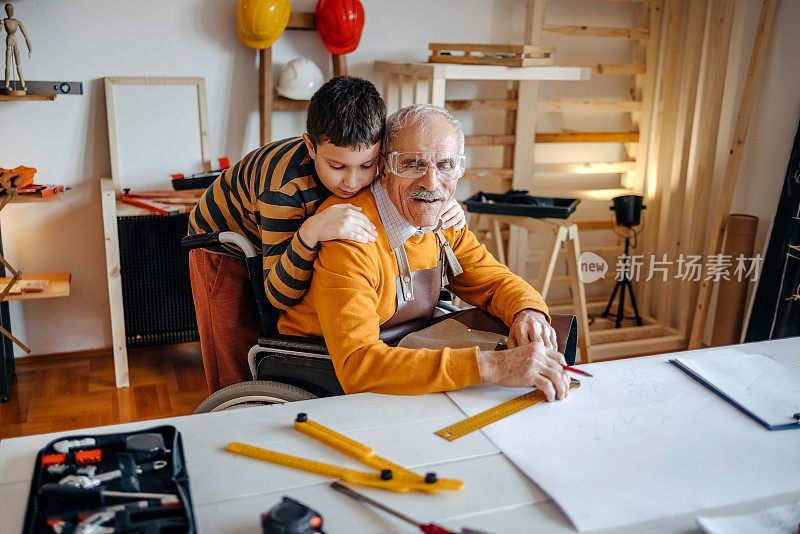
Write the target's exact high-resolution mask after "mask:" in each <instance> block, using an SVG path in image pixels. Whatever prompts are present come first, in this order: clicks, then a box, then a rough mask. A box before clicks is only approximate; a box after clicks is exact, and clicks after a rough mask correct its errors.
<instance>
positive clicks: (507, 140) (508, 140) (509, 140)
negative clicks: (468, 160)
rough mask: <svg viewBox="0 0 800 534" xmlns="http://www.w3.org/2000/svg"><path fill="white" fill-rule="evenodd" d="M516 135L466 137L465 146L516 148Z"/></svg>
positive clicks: (475, 135) (473, 135) (474, 135)
mask: <svg viewBox="0 0 800 534" xmlns="http://www.w3.org/2000/svg"><path fill="white" fill-rule="evenodd" d="M515 141H516V136H515V135H508V134H489V135H479V134H472V135H465V136H464V145H465V146H503V145H506V146H514V142H515Z"/></svg>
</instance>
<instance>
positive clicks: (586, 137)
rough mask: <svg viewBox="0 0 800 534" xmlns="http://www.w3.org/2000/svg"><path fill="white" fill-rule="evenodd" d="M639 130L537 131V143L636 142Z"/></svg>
mask: <svg viewBox="0 0 800 534" xmlns="http://www.w3.org/2000/svg"><path fill="white" fill-rule="evenodd" d="M638 141H639V132H547V133H544V132H542V133H537V134H536V142H537V143H636V142H638Z"/></svg>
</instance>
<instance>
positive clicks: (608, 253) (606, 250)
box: [528, 222, 625, 261]
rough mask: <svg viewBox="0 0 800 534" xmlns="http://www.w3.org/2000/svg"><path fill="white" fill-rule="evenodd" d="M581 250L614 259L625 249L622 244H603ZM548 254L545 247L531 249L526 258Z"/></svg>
mask: <svg viewBox="0 0 800 534" xmlns="http://www.w3.org/2000/svg"><path fill="white" fill-rule="evenodd" d="M576 224H578V227H579V228H578V230H580V224H579V223H577V222H576ZM581 251H582V252H593V253H595V254H597V255H598V256H601V257H605V258H609V257H610V258H614V259H616V258H617V256H622V253H623V252H624V251H625V247H623V246H622V245H605V246H597V247H581ZM549 254H550V252H549V249H548V248H547V247H544V248H542V249H541V250H532V251H530V252H529V253H528V260H529V261H538V260H541V259H542V258H544V257H546V256H548V255H549ZM565 254H566V252H565V251H564V250H562V251H560V252H559V257H561V256H564V255H565Z"/></svg>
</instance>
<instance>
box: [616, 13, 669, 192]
mask: <svg viewBox="0 0 800 534" xmlns="http://www.w3.org/2000/svg"><path fill="white" fill-rule="evenodd" d="M640 9H641V11H642V19H643V23H646V24H647V25H648V27H649V28H650V36H651V39H650V40H648V42H647V43H640V45H639V48H638V50H637V52H636V55H635V57H636V58H637V59H639V58H640V56H641V59H644V61H645V66H646V69H645V72H642V73H636V76H635V77H634V89H633V90H634V92H633V99H634V100H639V101H641V102H642V107H641V113H639V114H634V115H633V116H632V117H631V119H632V120H631V129H632V130H633V129H635V130H637V131H638V132H639V146H638V153H637V154H636V155H635V157H634V159H636V162H637V164H636V169H634V170H633V171H632V172H631V173H629V174H628V179H627V180H625V181H624V182H623V183H622V185H624V186H626V187H632V188H633V189H634V190H635V191H636V192H637V193H636V194H639V195H642V196H644V195H645V186H646V179H647V164H648V161H649V157H648V155H649V152H650V139H651V132H652V129H653V115H654V112H653V110H654V109H655V108H654V100H655V88H656V77H657V74H658V72H657V71H658V68H657V67H658V51H659V50H658V49H659V43H660V42H661V20H662V13H663V9H662V2H661V0H655V1H652V2H649V3H647V4H645V5H644V6H642V7H641V8H640ZM645 21H646V22H645Z"/></svg>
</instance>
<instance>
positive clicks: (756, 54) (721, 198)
mask: <svg viewBox="0 0 800 534" xmlns="http://www.w3.org/2000/svg"><path fill="white" fill-rule="evenodd" d="M776 7H777V0H764V4H763V5H762V8H761V17H760V18H759V21H758V29H757V30H756V38H755V42H754V43H753V52H752V54H751V55H750V66H749V67H748V69H747V78H746V80H745V85H744V91H743V92H742V101H741V103H740V104H739V113H738V114H737V116H736V129H735V130H734V135H733V143H732V144H731V150H730V156H729V158H728V166H727V167H726V168H725V176H724V177H723V179H722V189H721V191H720V194H719V195H718V196H717V198H716V202H715V204H716V207H717V209H716V212H715V214H714V225H713V226H712V227H711V237H710V240H709V243H708V246H707V247H706V254H705V257H706V258H708V257H711V256H712V255H714V254H719V253H720V251H721V250H722V241H723V238H724V235H725V225H726V223H727V221H728V212H729V211H730V209H731V202H732V201H733V193H734V191H735V189H736V180H737V178H738V177H739V166H740V165H741V163H742V152H743V150H744V142H745V140H746V139H747V129H748V127H749V126H750V116H751V115H752V112H753V105H754V104H755V100H756V96H757V95H758V88H759V86H760V85H761V83H760V82H761V78H762V76H761V74H762V72H763V70H764V56H765V55H766V52H767V45H768V44H769V37H770V34H771V33H772V24H773V22H774V21H775V9H776ZM711 288H712V284H711V281H710V280H703V282H701V284H700V291H699V294H698V296H697V304H696V305H695V311H694V318H693V322H692V330H691V336H690V338H689V348H690V349H696V348H700V345H701V344H702V342H703V334H704V332H705V326H706V318H707V317H708V306H709V304H710V300H711Z"/></svg>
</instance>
